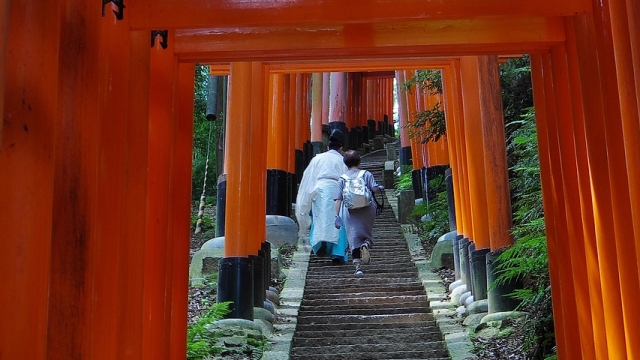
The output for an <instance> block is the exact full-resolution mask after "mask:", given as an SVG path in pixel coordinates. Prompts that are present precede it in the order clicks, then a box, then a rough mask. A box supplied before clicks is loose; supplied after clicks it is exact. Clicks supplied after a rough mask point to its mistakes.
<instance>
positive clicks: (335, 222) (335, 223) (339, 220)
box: [333, 215, 342, 229]
mask: <svg viewBox="0 0 640 360" xmlns="http://www.w3.org/2000/svg"><path fill="white" fill-rule="evenodd" d="M333 224H334V225H335V226H336V229H340V228H341V227H342V218H341V217H340V216H339V215H336V220H335V221H334V222H333Z"/></svg>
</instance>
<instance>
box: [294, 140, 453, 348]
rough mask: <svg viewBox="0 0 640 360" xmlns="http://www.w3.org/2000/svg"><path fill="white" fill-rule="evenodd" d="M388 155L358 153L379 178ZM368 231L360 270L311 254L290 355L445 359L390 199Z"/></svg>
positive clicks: (423, 292)
mask: <svg viewBox="0 0 640 360" xmlns="http://www.w3.org/2000/svg"><path fill="white" fill-rule="evenodd" d="M385 157H386V153H385V152H384V151H377V152H374V153H372V154H369V155H367V156H365V157H363V159H362V162H363V164H362V168H364V169H367V170H369V171H371V172H372V173H373V174H374V176H376V179H377V180H378V181H379V182H381V180H382V179H381V174H382V170H383V163H384V160H385ZM378 196H379V195H378ZM385 201H386V200H385ZM373 234H374V246H373V247H372V249H371V264H369V265H365V266H364V271H365V274H364V275H363V276H356V275H354V274H353V272H354V266H353V265H352V264H351V263H346V264H344V265H334V264H332V263H331V261H330V260H328V259H326V258H318V257H316V256H311V258H310V261H309V268H308V272H307V277H306V284H305V290H304V295H303V297H302V301H301V303H300V308H299V311H298V314H297V326H296V330H295V333H294V335H293V341H292V344H291V351H290V354H289V355H290V359H291V360H297V359H315V360H322V359H332V360H338V359H348V360H358V359H433V360H441V359H442V360H444V359H450V357H449V352H448V350H447V348H446V345H445V343H444V341H443V336H442V333H441V332H440V330H439V328H438V326H437V325H436V321H435V318H434V315H433V313H432V311H431V309H430V308H429V302H428V299H427V295H426V293H425V290H424V286H423V285H422V283H421V282H420V280H419V278H418V271H417V269H416V266H415V265H414V263H413V262H412V261H411V255H410V253H409V249H408V248H407V243H406V240H405V238H404V236H403V233H402V228H401V227H400V224H398V222H397V221H396V218H395V216H394V213H393V211H392V209H391V208H390V207H389V206H388V204H387V206H386V207H385V209H384V211H383V213H382V214H381V215H380V216H378V218H377V219H376V222H375V225H374V231H373Z"/></svg>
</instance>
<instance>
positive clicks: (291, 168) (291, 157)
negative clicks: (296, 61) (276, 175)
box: [285, 74, 298, 174]
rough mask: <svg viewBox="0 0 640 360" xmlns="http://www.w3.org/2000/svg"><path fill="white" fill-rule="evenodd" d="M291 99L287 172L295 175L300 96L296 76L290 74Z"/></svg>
mask: <svg viewBox="0 0 640 360" xmlns="http://www.w3.org/2000/svg"><path fill="white" fill-rule="evenodd" d="M288 76H289V99H288V106H289V109H288V110H287V117H288V125H287V129H286V130H287V137H286V138H285V141H286V142H287V167H286V168H285V170H287V171H288V172H289V173H291V174H293V173H295V172H296V152H295V150H296V148H295V140H296V100H297V97H298V96H297V94H298V88H297V82H296V74H289V75H288Z"/></svg>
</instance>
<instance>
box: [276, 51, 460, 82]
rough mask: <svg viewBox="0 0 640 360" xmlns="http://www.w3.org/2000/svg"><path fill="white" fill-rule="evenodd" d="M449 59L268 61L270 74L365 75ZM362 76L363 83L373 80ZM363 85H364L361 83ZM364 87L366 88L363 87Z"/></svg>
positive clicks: (427, 65) (440, 64)
mask: <svg viewBox="0 0 640 360" xmlns="http://www.w3.org/2000/svg"><path fill="white" fill-rule="evenodd" d="M451 59H452V58H451V57H450V56H448V57H421V56H418V57H410V58H406V57H388V58H386V57H385V58H367V59H358V58H355V59H331V60H322V59H316V60H304V61H301V60H287V61H281V60H280V61H279V60H272V61H269V62H268V64H269V67H270V69H271V72H272V73H285V74H287V73H294V72H323V73H324V72H327V71H352V72H361V73H362V74H366V72H367V71H373V72H377V71H396V70H397V69H429V68H441V67H443V66H447V65H448V64H449V62H450V61H451ZM374 79H375V78H370V77H366V76H363V81H369V80H374ZM363 84H364V83H363ZM365 87H366V86H365Z"/></svg>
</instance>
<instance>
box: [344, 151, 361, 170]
mask: <svg viewBox="0 0 640 360" xmlns="http://www.w3.org/2000/svg"><path fill="white" fill-rule="evenodd" d="M343 161H344V164H345V165H347V167H348V168H349V169H351V168H352V167H355V166H360V154H358V152H357V151H355V150H348V151H347V152H345V153H344V155H343Z"/></svg>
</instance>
